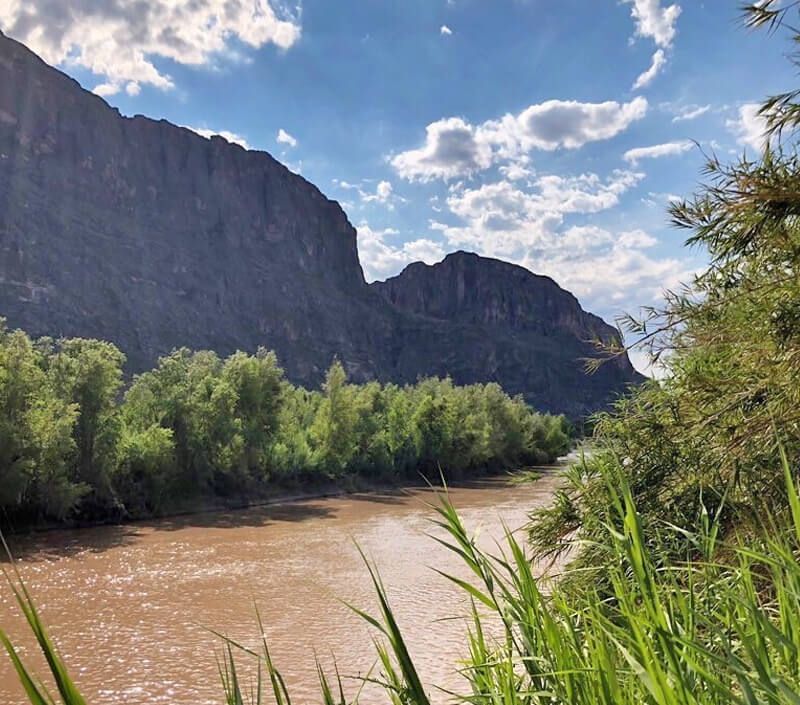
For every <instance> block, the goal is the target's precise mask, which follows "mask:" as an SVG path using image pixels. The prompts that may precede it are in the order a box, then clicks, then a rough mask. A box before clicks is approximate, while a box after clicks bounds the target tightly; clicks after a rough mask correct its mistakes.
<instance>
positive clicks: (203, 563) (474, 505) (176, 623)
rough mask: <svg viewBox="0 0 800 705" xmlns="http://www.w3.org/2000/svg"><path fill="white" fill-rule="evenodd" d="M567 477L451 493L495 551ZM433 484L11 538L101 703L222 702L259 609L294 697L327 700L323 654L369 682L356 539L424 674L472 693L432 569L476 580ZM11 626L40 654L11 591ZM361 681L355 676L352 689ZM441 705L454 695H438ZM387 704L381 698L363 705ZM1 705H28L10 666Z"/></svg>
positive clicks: (453, 595) (71, 659) (494, 483)
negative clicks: (450, 543)
mask: <svg viewBox="0 0 800 705" xmlns="http://www.w3.org/2000/svg"><path fill="white" fill-rule="evenodd" d="M555 482H556V480H555V478H554V477H552V476H549V475H548V476H545V477H543V478H542V479H541V480H539V481H538V482H536V483H533V484H527V485H522V486H509V485H508V484H506V483H505V482H504V481H502V480H490V481H482V482H476V483H471V484H469V485H467V486H464V487H459V488H453V489H451V496H452V500H453V502H454V503H455V505H456V507H457V508H458V510H459V513H460V514H461V515H462V517H463V518H464V520H465V521H466V522H467V524H468V525H469V526H470V528H471V529H476V528H477V527H478V526H480V527H481V529H480V532H481V533H480V537H481V538H480V541H481V543H482V544H484V545H486V546H491V545H492V542H493V541H494V540H495V539H498V538H500V537H501V536H502V532H503V529H502V522H501V518H502V521H504V522H505V523H506V525H508V526H509V527H511V528H517V527H520V526H522V525H523V523H524V522H525V519H526V515H527V513H528V512H529V511H530V510H531V509H533V508H534V507H536V506H541V505H543V504H545V503H547V502H548V500H549V498H550V496H551V494H552V490H553V487H554V484H555ZM432 499H433V493H432V492H431V491H429V490H412V491H408V492H396V493H385V494H379V495H355V496H347V497H342V498H328V499H319V500H308V501H303V502H296V503H292V504H285V505H274V506H269V507H261V508H254V509H247V510H241V511H232V512H215V513H207V514H196V515H192V516H185V517H177V518H173V519H166V520H162V521H157V522H152V523H148V524H138V525H132V526H121V527H116V526H115V527H99V528H94V529H82V530H76V531H61V532H52V533H48V534H42V535H38V536H33V537H26V538H25V539H21V540H20V539H18V540H16V541H15V542H13V543H12V550H13V551H14V552H15V553H16V554H17V555H18V556H21V560H20V569H21V571H22V574H23V576H24V577H25V580H26V581H27V583H28V586H29V588H30V589H31V591H32V593H33V596H34V598H35V600H36V602H37V605H38V607H39V608H40V611H41V613H42V615H43V617H44V620H45V622H46V624H47V625H48V627H49V629H50V632H51V635H53V636H54V637H55V641H56V643H57V644H58V647H59V649H60V651H61V653H62V655H63V656H64V658H65V660H66V662H67V666H68V667H69V669H70V672H71V673H72V675H73V677H74V678H75V680H76V681H77V683H78V685H79V687H80V688H81V689H82V690H83V692H84V693H85V695H86V696H87V698H88V700H89V702H92V703H96V704H97V705H112V704H115V703H126V704H127V705H151V704H153V703H170V705H190V704H191V705H199V704H200V703H221V702H222V692H221V688H220V685H219V676H218V673H217V663H216V658H215V652H216V653H218V652H219V646H220V644H219V640H218V639H217V638H216V637H214V636H213V635H212V634H211V633H210V632H209V631H208V630H209V629H213V630H217V631H220V632H222V633H224V634H226V635H228V636H230V637H231V638H233V639H235V640H237V641H240V642H242V643H244V644H246V645H249V646H253V647H255V646H256V644H257V638H258V631H257V628H256V625H255V617H254V608H253V605H254V602H256V603H257V604H258V608H259V611H260V612H261V615H262V617H263V619H264V622H265V628H266V631H267V635H268V638H269V641H270V647H271V651H272V652H273V656H274V659H275V661H276V664H277V666H278V668H279V669H280V670H281V672H282V674H283V676H284V677H285V679H286V681H287V684H288V685H289V689H290V692H291V693H292V695H293V698H294V700H295V702H298V703H303V702H310V701H315V702H316V701H318V700H319V697H318V687H317V677H316V672H315V668H314V654H315V652H316V654H317V656H318V657H319V659H320V661H321V662H322V663H323V664H324V665H326V666H328V667H331V665H332V663H333V655H335V658H336V662H337V663H338V666H339V669H340V671H341V672H342V673H343V674H347V675H365V674H366V673H367V671H368V670H369V668H370V666H371V665H372V663H373V661H374V658H375V654H374V647H373V645H372V641H371V638H372V634H371V633H370V631H369V630H368V629H367V627H366V625H365V624H364V623H363V622H362V621H361V620H360V619H359V618H358V617H357V616H355V615H354V614H353V613H352V612H351V611H350V610H348V608H347V607H345V606H344V605H343V604H342V602H341V601H340V600H346V601H347V602H350V603H351V604H354V605H357V606H360V607H366V608H368V610H371V609H373V608H374V606H375V600H374V595H373V593H372V591H371V587H370V585H369V582H368V579H367V575H366V570H365V568H364V566H363V564H362V563H361V559H360V558H359V556H358V551H357V550H356V547H355V544H354V542H356V543H358V545H359V546H361V548H362V549H363V550H364V551H365V553H366V554H367V555H368V556H369V557H370V558H372V559H374V561H375V562H376V563H377V565H378V567H379V569H380V572H381V575H382V577H383V580H384V582H385V584H386V586H387V590H388V594H389V599H390V601H391V603H392V605H393V607H394V608H395V610H396V613H397V617H398V620H399V622H400V625H401V627H402V628H403V630H404V633H405V635H406V638H407V642H408V644H409V646H410V649H411V651H412V655H413V656H415V658H416V659H417V663H418V667H419V668H420V670H421V672H422V676H423V679H424V680H425V682H426V683H428V684H434V683H435V684H438V685H441V686H445V687H448V688H454V689H456V690H463V686H464V682H463V680H462V679H461V678H460V677H459V676H458V675H457V674H455V672H454V671H455V668H456V667H457V661H458V659H459V657H460V656H462V655H463V652H462V649H463V644H464V641H463V634H464V630H465V625H464V623H463V622H462V621H460V620H444V621H442V620H443V618H446V617H450V616H453V615H464V614H465V613H466V611H467V607H468V605H467V603H466V602H465V600H464V597H463V596H462V595H461V594H460V593H459V592H458V591H457V590H456V589H455V588H454V587H452V586H451V585H450V584H449V583H448V582H447V581H446V580H445V579H443V578H441V577H440V576H438V575H437V574H436V573H434V572H433V571H432V570H431V569H430V566H432V565H436V567H438V568H441V569H444V570H446V571H450V572H455V573H457V574H461V575H464V577H466V575H465V574H464V571H463V569H462V567H461V566H459V565H458V563H457V560H456V558H455V557H454V556H453V555H452V554H450V552H448V551H447V550H445V549H444V548H442V547H441V546H439V545H438V544H437V543H436V542H435V541H433V540H432V539H430V538H429V537H427V536H425V534H426V532H431V531H432V529H433V527H432V526H431V524H430V518H431V510H430V509H429V508H428V507H426V506H425V502H427V501H431V500H432ZM0 625H2V626H3V628H5V629H6V631H8V632H9V633H10V634H11V636H12V638H13V639H14V640H16V641H17V642H19V643H20V644H22V645H23V649H22V653H23V657H25V658H27V659H28V660H30V661H31V662H32V663H33V664H34V665H35V666H36V670H37V672H38V673H39V674H44V666H43V662H42V660H41V659H40V658H38V655H36V652H35V649H34V645H33V641H32V640H31V639H30V637H28V635H27V633H26V631H25V627H24V624H23V621H22V618H21V616H20V614H19V611H18V610H17V609H16V606H15V605H13V604H12V601H11V599H10V596H9V594H8V590H2V591H0ZM357 685H358V684H357V682H355V681H346V687H348V686H349V688H350V690H351V691H352V692H355V690H356V688H357ZM431 694H432V696H433V697H434V699H436V700H440V701H442V700H445V699H446V698H445V697H443V696H441V695H440V696H437V695H436V691H435V690H434V689H432V691H431ZM373 699H374V698H373V697H372V694H370V693H367V695H366V697H365V698H363V699H362V700H363V702H367V703H368V702H371V701H372V700H373ZM0 702H3V703H9V705H16V704H19V705H22V703H24V702H25V701H24V699H23V696H22V693H21V692H20V690H19V688H18V687H17V685H16V683H15V678H14V677H13V671H12V667H11V665H10V663H9V662H8V660H7V659H4V658H0Z"/></svg>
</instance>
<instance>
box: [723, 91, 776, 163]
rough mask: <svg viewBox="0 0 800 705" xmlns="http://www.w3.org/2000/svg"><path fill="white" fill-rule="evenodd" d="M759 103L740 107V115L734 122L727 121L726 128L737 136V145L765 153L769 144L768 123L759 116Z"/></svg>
mask: <svg viewBox="0 0 800 705" xmlns="http://www.w3.org/2000/svg"><path fill="white" fill-rule="evenodd" d="M760 108H761V106H760V105H758V103H745V104H744V105H742V106H740V107H739V114H738V116H737V117H736V118H735V119H733V120H726V121H725V126H726V127H727V128H728V130H729V131H730V132H731V133H732V134H734V135H735V136H736V143H737V144H741V145H745V146H747V147H752V148H753V149H754V150H756V151H757V152H761V151H763V149H764V147H765V146H766V143H767V141H768V140H767V138H766V136H765V132H766V128H767V122H766V120H765V119H764V118H763V117H761V116H760V115H759V114H758V111H759V109H760Z"/></svg>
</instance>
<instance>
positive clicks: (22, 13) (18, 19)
mask: <svg viewBox="0 0 800 705" xmlns="http://www.w3.org/2000/svg"><path fill="white" fill-rule="evenodd" d="M0 29H2V30H3V31H4V32H5V33H6V34H8V35H10V36H12V37H14V38H16V39H18V40H20V41H22V42H24V43H25V44H26V45H27V46H28V47H30V48H31V49H32V50H33V51H35V52H36V53H37V54H39V55H40V56H41V57H42V58H43V59H44V60H45V61H47V62H48V63H50V64H58V65H76V66H80V67H82V68H84V69H87V70H89V71H91V72H92V73H94V74H95V75H97V76H100V77H102V78H103V81H102V82H101V83H100V85H98V86H97V87H96V88H95V93H98V94H99V95H105V96H108V95H113V94H114V93H116V92H118V91H120V90H121V89H122V88H123V87H124V88H125V89H126V90H127V91H128V93H129V94H131V95H135V94H136V92H138V88H132V87H131V86H132V85H135V86H137V87H139V86H142V85H151V86H155V87H157V88H161V89H169V88H172V87H173V85H174V84H173V81H172V78H170V76H169V75H168V74H166V73H163V72H162V70H160V69H159V68H158V67H157V66H156V64H155V62H154V59H155V58H162V59H167V60H169V61H174V62H176V63H178V64H183V65H186V66H203V65H207V64H209V63H210V62H212V61H213V60H214V59H215V57H216V56H220V55H222V54H224V53H225V52H226V51H227V50H228V46H227V45H228V42H229V40H231V39H234V38H235V39H237V40H239V41H240V42H242V43H243V44H245V45H247V46H250V47H253V48H259V47H261V46H263V45H265V44H267V43H269V42H271V43H274V44H276V45H277V46H278V47H281V48H283V49H287V48H289V47H290V46H291V45H292V44H294V43H295V42H296V41H297V39H298V38H299V37H300V25H299V22H298V19H297V18H296V17H293V16H289V15H287V14H286V12H285V11H284V10H280V11H276V9H275V7H273V5H271V4H270V2H269V0H148V1H147V2H145V3H143V2H141V1H140V0H116V1H115V2H99V1H98V0H69V1H66V0H0Z"/></svg>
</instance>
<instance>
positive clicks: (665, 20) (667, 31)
mask: <svg viewBox="0 0 800 705" xmlns="http://www.w3.org/2000/svg"><path fill="white" fill-rule="evenodd" d="M623 2H627V3H631V4H632V5H633V7H632V8H631V17H633V19H634V22H635V23H636V35H637V36H639V37H649V38H651V39H652V40H653V41H654V42H655V43H656V45H657V46H660V47H663V48H664V49H668V48H669V47H671V46H672V40H673V39H674V38H675V33H676V29H675V25H676V23H677V21H678V17H680V14H681V6H680V5H678V4H675V5H670V6H669V7H661V0H623Z"/></svg>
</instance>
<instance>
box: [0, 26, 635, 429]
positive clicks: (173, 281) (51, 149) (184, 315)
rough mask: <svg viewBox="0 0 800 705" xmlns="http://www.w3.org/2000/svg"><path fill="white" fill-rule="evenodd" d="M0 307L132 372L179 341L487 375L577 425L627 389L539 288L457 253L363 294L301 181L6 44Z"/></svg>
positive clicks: (554, 291)
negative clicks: (116, 102) (96, 346)
mask: <svg viewBox="0 0 800 705" xmlns="http://www.w3.org/2000/svg"><path fill="white" fill-rule="evenodd" d="M501 280H502V281H501ZM0 315H2V316H5V317H6V318H7V319H8V324H9V325H10V326H11V327H20V328H23V329H24V330H26V331H27V332H28V333H30V334H31V335H33V336H40V335H51V336H61V335H63V336H84V337H97V338H104V339H108V340H111V341H113V342H115V343H116V344H117V345H118V346H119V347H120V348H121V349H122V350H123V351H124V352H125V353H126V354H127V355H128V359H129V367H130V369H131V370H132V371H137V370H141V369H145V368H147V367H149V366H151V365H152V364H153V363H154V361H155V360H156V358H157V357H158V356H159V355H161V354H164V353H166V352H169V351H170V350H171V349H173V348H174V347H180V346H188V347H192V348H210V349H214V350H216V351H218V352H219V353H220V354H223V355H224V354H228V353H230V352H233V351H234V350H236V349H244V350H255V349H256V348H257V347H258V346H259V345H264V346H267V347H269V348H272V349H275V350H276V352H277V353H278V356H279V358H280V360H281V363H282V364H283V366H284V367H285V368H286V371H287V374H288V376H289V377H290V379H292V380H293V381H295V382H298V383H302V384H307V385H315V384H317V383H319V381H320V380H321V378H322V376H323V374H324V371H325V370H326V369H327V367H328V366H329V365H330V363H331V361H332V359H333V357H334V356H338V357H339V358H340V359H342V361H343V362H344V363H345V365H346V367H347V369H348V372H349V373H350V376H351V378H352V379H354V380H355V381H364V380H368V379H376V378H377V379H382V380H389V379H393V380H397V381H401V382H402V381H413V380H415V379H416V378H417V377H418V376H419V375H426V374H440V375H443V374H451V375H452V376H453V378H454V379H455V380H456V381H458V382H472V381H486V380H495V381H498V382H500V383H501V384H503V386H504V387H506V389H507V390H508V391H510V392H513V393H516V392H522V393H525V395H526V396H527V397H528V398H529V399H530V400H531V401H532V402H533V403H535V404H536V405H537V406H539V407H540V408H546V409H551V410H556V411H566V412H568V413H570V414H572V415H578V414H580V413H585V412H586V411H589V410H593V409H595V408H597V407H599V406H601V405H602V404H603V403H605V402H606V401H607V400H608V399H609V398H610V397H611V396H613V395H614V394H615V393H617V392H619V391H620V390H621V389H622V387H623V386H624V384H625V383H626V382H628V381H631V380H633V379H635V375H634V374H633V372H632V369H631V368H630V365H629V364H627V361H624V362H623V363H621V364H619V365H615V366H614V367H613V369H612V368H611V367H609V368H608V369H607V370H606V371H604V372H602V373H601V374H600V375H598V376H595V377H593V378H588V379H587V378H585V377H584V376H583V374H582V372H580V370H579V368H580V363H579V362H577V360H576V359H574V358H573V354H574V353H575V352H576V351H577V349H578V348H580V349H581V350H582V355H586V354H587V353H588V352H589V349H588V348H587V346H585V344H582V343H580V341H581V340H585V339H586V338H588V337H592V336H591V335H586V334H587V333H592V332H596V331H601V332H604V331H605V332H607V330H608V327H605V328H603V326H604V325H605V324H603V323H602V321H600V320H599V319H597V318H596V317H593V316H591V315H590V314H586V313H584V312H583V311H582V310H581V309H580V306H579V305H578V303H577V301H576V300H575V299H574V297H572V296H571V295H570V294H568V293H567V292H565V291H563V290H561V289H559V288H558V286H557V285H555V283H554V282H552V281H551V280H549V279H546V278H544V277H536V276H535V275H533V274H531V273H530V272H528V271H527V270H524V269H521V268H519V267H512V266H511V265H507V264H505V263H501V262H496V261H494V260H485V259H482V258H478V257H476V256H474V255H472V256H467V255H464V254H458V255H454V256H451V257H448V258H447V259H446V260H445V262H443V263H442V264H440V265H436V266H434V267H426V266H425V265H422V264H418V265H412V266H411V267H409V268H407V269H406V271H405V272H403V274H402V275H400V276H399V277H395V278H394V279H390V280H389V281H388V282H385V283H381V284H375V285H372V286H368V285H367V284H366V283H365V281H364V277H363V274H362V270H361V266H360V264H359V261H358V253H357V249H356V232H355V230H354V228H353V227H352V226H351V224H350V223H349V222H348V220H347V217H346V215H345V214H344V212H343V211H342V210H341V208H340V207H339V205H338V204H337V203H336V202H334V201H331V200H329V199H327V198H326V197H325V196H324V195H323V194H322V193H321V192H320V191H319V190H318V189H317V188H316V187H315V186H314V185H313V184H310V183H309V182H307V181H306V180H305V179H303V178H302V177H300V176H298V175H296V174H293V173H291V172H290V171H289V170H288V169H286V168H285V167H284V166H283V165H281V164H280V163H279V162H277V161H276V160H275V159H273V158H272V157H271V156H270V155H269V154H266V153H264V152H248V151H245V150H244V149H242V148H241V147H239V146H237V145H232V144H229V143H228V142H226V141H225V140H223V139H222V138H212V139H211V140H207V139H205V138H203V137H200V136H199V135H196V134H195V133H193V132H191V131H190V130H187V129H184V128H180V127H176V126H174V125H171V124H169V123H167V122H165V121H160V122H159V121H154V120H150V119H148V118H145V117H142V116H136V117H134V118H125V117H122V116H120V114H119V113H118V111H116V110H114V109H112V108H110V107H109V106H108V105H107V104H106V103H105V102H104V101H103V100H102V99H100V98H98V97H97V96H94V95H92V94H91V93H88V92H87V91H84V90H83V89H81V87H80V86H79V85H78V84H77V83H76V82H75V81H73V80H72V79H70V78H68V77H67V76H65V75H64V74H62V73H61V72H59V71H56V70H54V69H52V68H50V67H48V66H47V65H46V64H44V63H43V62H42V61H41V60H40V59H39V58H38V57H36V56H35V55H34V54H32V53H31V52H30V51H28V50H27V49H26V48H25V47H23V46H22V45H20V44H18V43H17V42H14V41H13V40H11V39H8V38H6V37H4V36H3V35H2V34H0ZM581 346H583V347H581ZM520 366H525V368H526V369H522V368H521V367H520Z"/></svg>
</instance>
